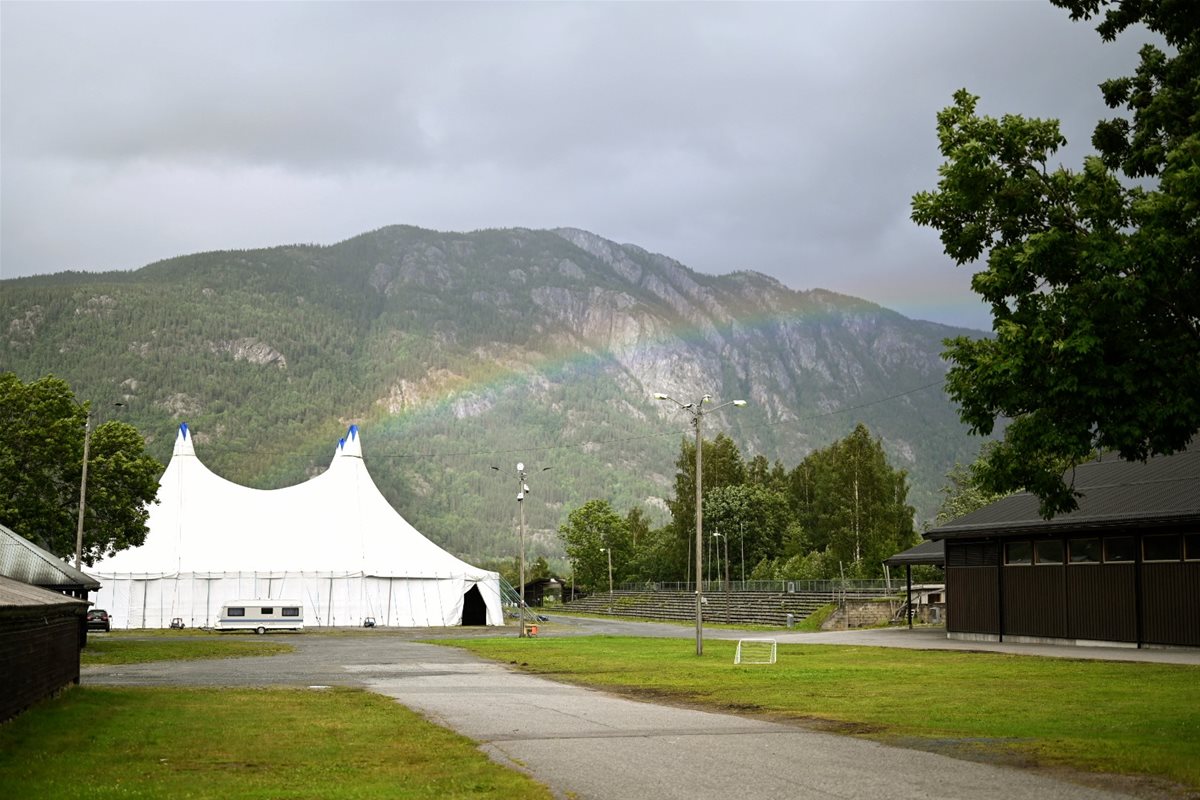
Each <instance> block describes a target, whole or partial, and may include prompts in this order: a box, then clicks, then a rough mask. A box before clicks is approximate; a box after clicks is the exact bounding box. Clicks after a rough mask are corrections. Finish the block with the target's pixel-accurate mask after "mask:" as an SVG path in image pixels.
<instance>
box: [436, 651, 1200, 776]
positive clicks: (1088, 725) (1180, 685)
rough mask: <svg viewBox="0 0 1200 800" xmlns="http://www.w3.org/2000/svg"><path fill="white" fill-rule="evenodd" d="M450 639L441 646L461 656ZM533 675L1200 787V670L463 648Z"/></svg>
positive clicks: (995, 659) (954, 749)
mask: <svg viewBox="0 0 1200 800" xmlns="http://www.w3.org/2000/svg"><path fill="white" fill-rule="evenodd" d="M449 643H451V642H447V641H446V640H442V641H440V642H439V644H449ZM453 644H455V645H456V646H460V647H465V648H467V649H470V650H471V651H473V652H476V653H478V654H480V655H483V656H487V657H489V658H493V659H497V660H500V661H506V662H510V663H513V664H516V665H519V666H520V668H521V669H524V670H527V671H531V672H536V673H539V674H543V675H547V676H549V677H554V678H558V679H562V680H567V681H571V682H575V683H580V684H586V685H589V686H598V687H603V688H608V689H614V690H618V691H621V692H626V693H630V694H634V695H642V696H647V697H652V698H658V699H663V698H665V699H668V700H674V701H678V702H683V703H698V704H702V705H706V706H711V707H714V708H717V709H728V710H734V711H741V712H757V713H762V714H766V715H770V716H773V717H777V718H787V719H792V720H798V721H804V722H806V723H808V724H815V725H817V726H819V727H822V728H826V729H829V730H834V731H840V732H845V733H852V734H856V735H862V736H867V737H870V738H875V739H879V740H883V741H889V742H896V743H902V744H905V745H908V746H916V747H923V748H926V749H934V750H938V751H941V752H947V753H949V754H951V755H957V756H964V757H973V758H983V759H986V760H995V759H1000V760H1004V761H1010V762H1015V763H1036V764H1041V765H1048V766H1067V767H1071V768H1075V769H1082V770H1086V771H1093V772H1115V773H1121V774H1129V775H1145V776H1156V777H1160V778H1166V779H1168V780H1170V781H1174V782H1177V783H1180V784H1182V785H1184V786H1188V787H1192V788H1193V789H1197V788H1200V702H1197V699H1196V687H1197V686H1200V667H1188V666H1176V665H1166V664H1142V663H1123V662H1111V661H1110V662H1106V661H1084V660H1078V661H1076V660H1069V659H1057V658H1035V657H1025V656H1009V655H997V654H990V653H971V652H961V651H920V650H900V649H893V648H871V647H844V646H820V645H780V646H779V650H778V652H779V661H778V663H777V664H774V665H771V666H734V665H733V654H734V649H735V647H736V642H731V641H720V640H709V641H707V642H706V643H705V646H704V656H703V657H701V658H697V657H696V655H695V649H694V647H693V646H692V643H691V642H684V641H682V640H673V639H635V638H624V637H572V638H569V639H566V638H564V639H552V638H551V639H532V640H518V639H508V638H506V639H478V640H470V641H467V640H462V641H454V642H453Z"/></svg>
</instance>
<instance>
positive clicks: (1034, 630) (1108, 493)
mask: <svg viewBox="0 0 1200 800" xmlns="http://www.w3.org/2000/svg"><path fill="white" fill-rule="evenodd" d="M1065 478H1066V480H1067V481H1068V482H1073V484H1074V487H1075V491H1076V492H1078V493H1079V494H1080V495H1081V496H1080V497H1079V498H1078V501H1079V508H1078V509H1077V510H1076V511H1073V512H1071V513H1068V514H1060V515H1058V516H1055V517H1054V518H1053V519H1049V520H1047V519H1043V518H1042V517H1041V516H1040V515H1039V513H1038V500H1037V498H1036V497H1034V496H1033V495H1031V494H1029V493H1027V492H1022V493H1019V494H1015V495H1011V496H1009V497H1006V498H1003V499H1001V500H998V501H996V502H995V503H992V504H991V505H988V506H986V507H984V508H982V509H979V510H978V511H975V512H973V513H971V514H968V515H966V516H964V517H960V518H959V519H956V520H954V521H953V522H951V523H949V524H947V525H943V526H941V527H939V528H935V529H934V530H932V531H930V532H929V534H928V535H929V537H930V538H931V539H935V540H941V541H943V542H944V543H945V558H946V595H947V596H946V614H947V622H946V630H947V635H949V636H950V637H951V638H960V639H984V640H1000V641H1005V640H1008V641H1053V642H1073V643H1077V644H1086V643H1093V642H1103V643H1122V644H1128V645H1129V646H1137V647H1143V646H1186V647H1200V450H1189V451H1184V452H1181V453H1176V454H1174V455H1170V456H1160V457H1156V458H1152V459H1150V460H1149V461H1147V462H1145V463H1142V462H1127V461H1122V460H1120V459H1118V458H1117V457H1116V456H1115V455H1109V456H1105V457H1102V458H1100V459H1097V460H1095V461H1091V462H1088V463H1086V464H1082V465H1080V466H1078V467H1076V468H1075V469H1074V470H1073V471H1072V472H1069V473H1068V474H1067V475H1066V476H1065Z"/></svg>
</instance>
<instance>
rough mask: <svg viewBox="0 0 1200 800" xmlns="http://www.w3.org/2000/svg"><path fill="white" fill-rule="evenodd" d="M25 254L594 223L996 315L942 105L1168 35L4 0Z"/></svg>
mask: <svg viewBox="0 0 1200 800" xmlns="http://www.w3.org/2000/svg"><path fill="white" fill-rule="evenodd" d="M0 37H2V42H0V59H2V63H0V103H2V108H0V128H2V129H0V275H2V276H3V277H6V278H9V277H17V276H22V275H31V274H37V273H46V272H58V271H62V270H66V269H85V270H99V269H133V268H137V267H140V266H143V265H145V264H147V263H150V262H153V261H156V260H158V259H162V258H167V257H171V256H175V255H180V254H184V253H192V252H199V251H206V250H223V249H229V248H247V247H259V246H271V245H277V244H288V243H295V242H316V243H322V244H330V243H333V242H337V241H341V240H342V239H346V238H348V237H350V236H353V235H356V234H358V233H362V232H365V231H368V230H372V229H374V228H378V227H381V226H383V225H390V224H396V223H404V224H411V225H419V226H422V227H427V228H434V229H438V230H454V231H469V230H477V229H480V228H496V227H514V226H516V227H527V228H552V227H559V226H571V227H578V228H584V229H586V230H589V231H592V232H594V233H596V234H599V235H600V236H604V237H606V238H609V239H613V240H616V241H618V242H629V243H633V244H636V245H639V246H641V247H644V248H646V249H648V250H652V251H655V252H660V253H664V254H666V255H668V256H671V257H672V258H675V259H678V260H679V261H681V262H683V263H684V264H686V265H687V266H689V267H691V268H693V269H696V270H699V271H701V272H707V273H724V272H729V271H732V270H737V269H752V270H758V271H760V272H764V273H767V274H769V275H773V276H775V277H776V278H778V279H779V280H781V281H783V282H784V283H786V284H787V285H789V286H791V287H793V288H795V289H811V288H816V287H821V288H826V289H832V290H835V291H840V292H844V293H847V294H851V295H855V296H858V297H863V298H866V299H868V300H872V301H875V302H877V303H880V304H882V305H885V306H888V307H890V308H894V309H896V310H897V311H900V312H901V313H904V314H906V315H908V316H911V317H917V318H922V319H931V320H935V321H938V322H945V323H949V324H963V325H969V326H971V327H977V328H981V329H987V328H989V327H990V323H989V316H988V314H987V311H986V309H985V308H984V307H983V306H982V304H980V303H979V302H978V301H977V300H976V299H975V298H974V296H973V295H972V294H971V292H970V289H969V281H970V273H971V270H970V269H969V268H966V267H955V266H954V265H953V264H952V263H951V262H950V261H949V260H948V259H947V258H946V257H945V256H944V255H943V254H942V252H941V247H940V243H939V242H938V239H937V234H936V232H934V231H931V230H928V229H922V228H918V227H916V226H915V225H914V224H913V223H912V222H910V221H909V202H910V198H911V196H912V194H913V193H914V192H916V191H919V190H922V189H928V188H933V186H934V185H935V183H936V180H937V175H936V170H937V167H938V164H939V163H940V158H939V157H938V153H937V141H936V136H935V115H936V113H937V111H938V110H939V109H941V108H942V107H944V106H946V105H948V104H949V103H950V99H951V94H952V93H953V92H954V91H955V90H956V89H958V88H961V87H964V86H965V87H966V88H968V89H970V90H971V91H972V92H974V93H975V94H978V95H981V96H982V98H983V99H982V101H981V111H983V112H984V113H988V114H992V115H997V116H998V115H1001V114H1004V113H1022V114H1026V115H1029V116H1043V117H1045V116H1049V117H1056V118H1059V119H1061V120H1062V123H1063V133H1064V135H1066V137H1067V138H1068V140H1070V142H1071V144H1070V146H1069V147H1068V148H1067V149H1066V150H1065V151H1063V152H1062V153H1061V161H1062V163H1064V164H1066V165H1068V166H1071V167H1076V166H1078V165H1079V162H1080V159H1081V157H1082V155H1083V154H1084V153H1085V152H1087V151H1088V150H1089V149H1090V145H1089V143H1088V140H1089V139H1090V136H1091V130H1092V127H1093V125H1094V124H1095V121H1096V120H1097V119H1099V118H1100V117H1102V116H1105V115H1106V114H1107V110H1106V109H1105V108H1104V106H1103V103H1102V102H1101V100H1100V95H1099V91H1098V90H1097V88H1096V85H1097V84H1098V83H1099V82H1100V81H1102V80H1104V79H1105V78H1109V77H1116V76H1118V75H1126V74H1131V73H1132V71H1133V68H1134V66H1135V64H1136V50H1137V47H1138V45H1139V44H1140V42H1138V41H1136V40H1134V38H1133V37H1127V38H1126V39H1123V40H1121V41H1119V42H1117V43H1116V44H1105V43H1103V42H1101V40H1100V38H1099V35H1098V34H1096V33H1095V30H1094V23H1082V22H1081V23H1073V22H1071V21H1070V19H1069V18H1068V16H1067V14H1066V12H1063V11H1061V10H1059V9H1057V8H1054V7H1053V6H1051V5H1050V4H1049V3H1048V2H1045V1H1044V0H1036V1H1035V0H1009V1H1008V2H965V1H964V2H797V3H765V4H756V3H730V4H707V3H705V4H700V3H630V2H627V3H514V4H506V3H485V4H474V3H431V4H425V3H382V2H379V3H361V4H357V3H348V2H339V3H328V4H326V3H312V2H307V3H261V4H260V3H219V2H209V3H195V4H192V3H131V4H121V3H103V2H98V3H84V4H74V3H23V2H9V1H8V0H5V1H4V2H3V3H0Z"/></svg>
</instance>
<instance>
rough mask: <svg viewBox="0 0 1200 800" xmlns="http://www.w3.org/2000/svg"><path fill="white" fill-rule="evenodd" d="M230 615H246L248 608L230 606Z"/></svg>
mask: <svg viewBox="0 0 1200 800" xmlns="http://www.w3.org/2000/svg"><path fill="white" fill-rule="evenodd" d="M229 616H231V617H244V616H246V609H244V608H240V607H238V606H230V608H229Z"/></svg>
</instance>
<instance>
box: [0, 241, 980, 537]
mask: <svg viewBox="0 0 1200 800" xmlns="http://www.w3.org/2000/svg"><path fill="white" fill-rule="evenodd" d="M0 288H2V290H3V291H2V292H0V331H2V332H3V336H2V337H0V369H5V370H12V371H14V372H16V373H17V374H18V375H19V376H20V377H21V378H22V379H24V380H31V379H33V378H36V377H39V376H41V375H44V374H47V373H53V374H55V375H58V376H60V377H62V378H64V379H66V380H67V381H68V382H70V384H71V385H72V386H73V387H74V388H75V390H76V393H77V395H78V396H79V397H80V398H85V399H88V400H90V401H92V404H93V408H94V409H95V410H96V411H97V412H98V413H99V414H100V416H101V417H102V418H104V417H106V416H109V415H116V414H120V415H122V416H123V418H125V419H126V420H127V421H129V422H131V423H133V424H135V425H137V426H138V427H139V428H140V429H141V430H142V431H143V433H145V434H146V436H147V439H148V443H149V447H150V450H151V452H153V453H154V454H155V455H157V456H158V457H159V458H161V459H163V460H164V461H165V460H166V458H167V455H168V454H169V452H170V447H171V444H172V442H173V441H174V435H175V429H176V427H177V425H178V423H179V422H181V421H186V422H188V423H189V425H190V427H191V429H192V431H193V433H194V435H195V442H196V450H197V453H198V455H199V456H200V457H201V458H202V459H203V460H204V461H205V462H206V463H207V464H208V465H210V466H211V467H212V468H213V469H214V470H216V471H217V472H218V473H219V474H222V475H224V476H225V477H228V478H229V479H231V480H235V481H239V482H242V483H246V484H249V485H252V486H258V487H261V488H272V487H278V486H282V485H287V484H291V483H295V482H297V481H300V480H303V479H304V478H306V477H308V476H311V475H313V474H316V473H317V472H320V471H321V470H323V469H324V468H325V467H327V466H328V464H329V461H330V459H331V457H332V455H333V451H334V447H335V445H336V443H337V440H338V438H339V437H340V436H342V435H343V434H344V433H345V430H346V427H347V426H348V425H349V424H352V423H357V424H359V425H360V427H361V428H362V431H363V448H364V456H365V458H366V461H367V463H368V465H369V467H370V470H371V474H372V475H373V476H374V478H375V480H376V482H377V483H378V484H379V486H380V488H381V489H382V491H383V492H384V494H385V495H386V496H387V497H388V499H389V500H390V501H391V502H392V503H393V504H394V505H395V506H396V507H397V508H398V509H399V510H400V511H401V513H402V514H404V516H405V517H406V518H408V519H409V520H410V521H411V522H413V523H414V524H415V525H416V526H417V527H418V528H419V529H420V530H422V531H423V532H425V533H426V534H427V535H429V536H430V538H431V539H433V540H434V541H436V542H438V543H439V544H441V545H443V546H444V547H446V548H447V549H449V550H451V551H452V552H455V553H456V554H458V555H460V556H463V557H465V558H468V559H486V558H489V557H497V556H509V555H512V554H513V553H515V551H516V541H515V540H516V537H515V535H514V530H515V519H516V514H517V504H516V503H515V502H514V500H515V492H516V490H517V485H516V473H515V465H516V463H517V462H524V463H525V464H526V465H527V470H528V472H529V473H530V478H529V480H528V483H529V484H530V486H531V489H532V492H531V495H530V497H529V501H528V502H526V503H525V512H526V514H527V517H528V525H529V530H530V531H531V542H530V546H529V549H528V552H529V553H530V554H531V556H533V555H537V554H548V555H553V554H555V553H558V552H560V549H559V547H558V543H557V541H556V537H555V535H554V532H555V531H556V530H557V527H558V525H559V524H560V522H561V521H562V520H563V518H564V517H565V515H566V514H567V513H568V512H569V511H571V510H572V509H574V508H576V507H578V506H579V505H582V504H583V503H584V502H586V501H587V500H589V499H593V498H604V499H608V500H610V501H612V503H613V505H614V507H615V508H616V509H617V510H618V511H619V512H621V513H624V511H625V510H626V509H627V508H629V507H630V506H631V505H633V504H635V503H640V504H643V505H644V506H646V508H647V509H648V510H649V511H651V512H652V513H653V514H657V515H658V519H663V518H665V517H664V515H665V511H664V508H665V506H664V504H663V499H664V498H665V497H666V496H668V495H669V493H670V492H671V491H672V490H673V489H672V485H673V475H674V470H675V466H674V462H675V459H676V458H677V456H678V453H679V446H680V439H681V437H684V436H691V435H692V432H691V425H690V417H688V415H687V414H685V413H682V412H680V411H679V410H678V408H677V407H676V406H674V405H673V404H671V403H667V402H656V401H654V400H653V399H652V396H653V394H654V393H655V392H664V393H666V394H668V395H671V396H672V397H675V398H678V399H679V400H681V401H683V402H685V403H686V402H690V401H693V400H697V399H699V398H700V397H701V396H702V395H704V394H711V395H713V397H714V402H716V403H721V402H724V401H727V400H733V399H745V400H747V401H748V405H747V406H746V407H744V408H741V409H733V408H727V409H724V410H721V411H718V412H716V413H714V414H712V415H710V416H706V417H705V422H704V429H703V433H704V435H705V436H706V437H707V438H710V439H711V438H713V437H714V436H716V434H717V433H718V432H720V431H723V432H725V433H727V434H728V435H729V436H730V437H731V438H732V439H733V440H734V441H735V442H736V443H737V445H738V446H739V448H740V449H741V450H742V452H743V454H744V455H745V456H746V457H747V458H750V457H751V456H753V455H756V454H760V453H761V454H763V455H765V456H766V457H767V458H768V459H770V460H771V461H775V460H776V459H778V460H780V461H782V463H783V465H784V466H785V468H787V469H789V470H790V469H791V468H793V467H794V466H796V464H797V463H799V461H800V460H801V459H802V458H803V457H804V456H805V455H806V454H807V453H808V452H810V451H811V450H813V449H816V448H819V447H824V446H826V445H828V444H829V443H831V442H832V441H834V440H836V439H838V438H841V437H843V436H845V435H847V434H848V433H849V432H850V431H851V430H852V429H853V427H854V425H855V423H857V422H859V421H862V422H864V423H866V424H867V426H868V427H869V428H870V430H871V431H872V433H873V434H875V435H876V436H880V437H882V439H883V442H884V447H885V450H886V452H887V453H888V454H889V457H890V459H891V461H892V463H893V464H894V465H895V466H898V467H902V468H904V469H907V470H908V471H909V473H910V480H911V483H912V485H913V490H912V493H911V495H910V502H912V503H913V504H914V505H915V506H916V507H917V509H918V512H919V517H920V518H928V517H931V516H932V514H933V512H934V510H935V509H936V506H937V503H938V495H937V491H938V489H939V488H940V487H941V486H942V485H943V483H944V476H945V473H946V472H947V471H948V470H949V469H950V467H951V466H952V465H953V464H954V462H955V461H956V460H957V461H961V462H964V463H965V462H967V461H970V460H971V459H973V458H974V455H975V453H976V451H977V449H978V446H979V441H978V440H976V439H973V438H971V437H968V435H967V433H966V430H965V429H964V427H963V426H962V425H961V424H960V423H959V421H958V417H957V413H956V410H955V408H954V407H953V405H952V404H951V403H950V402H949V401H948V399H947V398H946V396H945V395H944V393H943V391H942V388H941V381H942V379H943V377H944V374H945V370H946V365H945V364H944V363H943V362H942V360H941V358H940V356H939V353H940V351H941V349H942V345H941V341H942V339H944V338H946V337H947V336H955V335H959V334H962V333H971V332H970V331H963V330H961V329H957V328H951V327H947V326H944V325H938V324H934V323H930V322H921V321H916V320H911V319H907V318H905V317H903V316H901V315H900V314H897V313H895V312H893V311H890V310H888V309H886V308H882V307H880V306H878V305H875V304H872V303H869V302H866V301H863V300H859V299H856V298H852V297H847V296H844V295H838V294H834V293H832V292H827V291H823V290H819V289H815V290H811V291H795V290H792V289H789V288H788V287H786V286H784V285H783V284H781V283H779V282H778V281H776V280H774V279H772V278H769V277H767V276H764V275H761V274H758V273H754V272H735V273H732V274H728V275H720V276H710V275H702V274H698V273H696V272H693V271H692V270H690V269H688V268H687V267H685V266H683V265H682V264H680V263H678V262H677V261H674V260H672V259H670V258H667V257H666V256H662V255H657V254H654V253H650V252H647V251H646V250H643V249H641V248H639V247H636V246H634V245H629V244H617V243H615V242H612V241H608V240H605V239H603V238H601V237H599V236H595V235H593V234H591V233H588V232H586V231H582V230H575V229H558V230H550V231H535V230H525V229H512V230H486V231H478V232H474V233H441V232H437V231H430V230H423V229H419V228H414V227H408V226H393V227H387V228H383V229H380V230H377V231H373V232H371V233H367V234H364V235H361V236H357V237H354V238H352V239H349V240H347V241H344V242H341V243H338V244H335V245H331V246H316V245H296V246H286V247H276V248H270V249H262V250H244V251H227V252H212V253H201V254H196V255H188V256H182V257H179V258H173V259H170V260H167V261H162V262H158V263H155V264H151V265H149V266H146V267H144V268H142V269H140V270H137V271H134V272H112V273H102V274H94V273H86V274H85V273H60V274H57V275H51V276H39V277H33V278H20V279H15V280H7V281H3V282H0ZM115 402H120V403H123V404H124V405H123V406H122V407H121V408H116V407H114V406H113V403H115ZM492 466H495V467H499V468H500V471H499V472H496V471H493V470H492V469H490V467H492ZM544 467H549V468H551V469H550V471H547V472H543V471H542V470H543V468H544Z"/></svg>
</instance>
